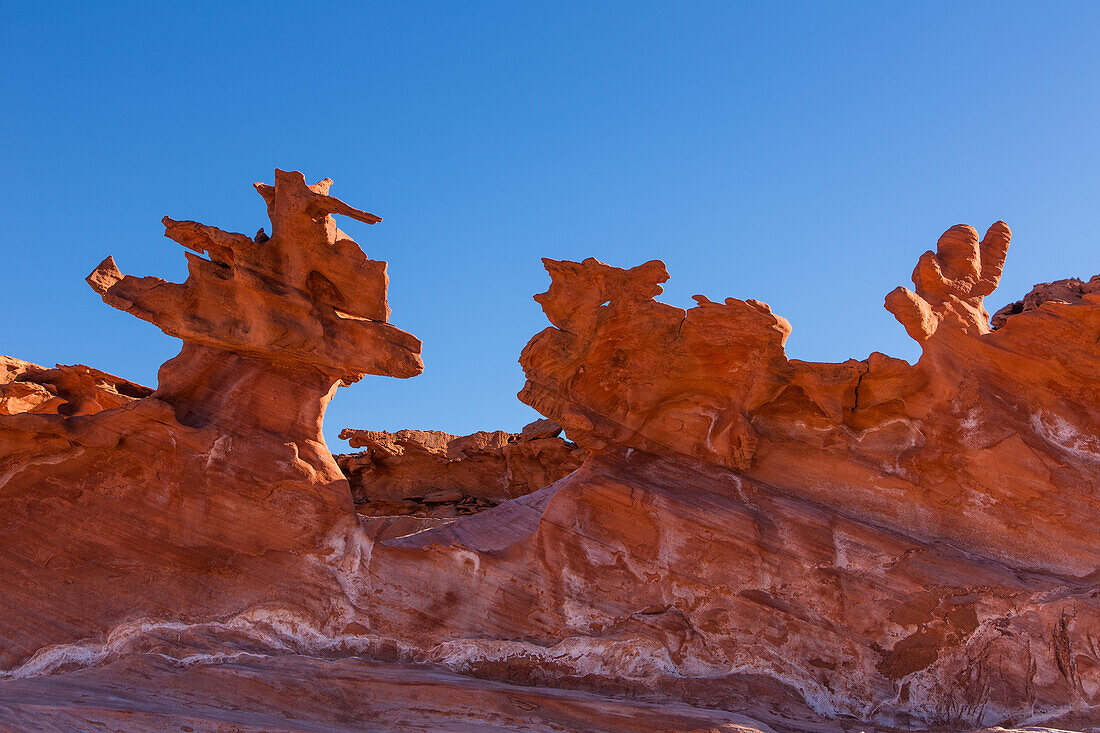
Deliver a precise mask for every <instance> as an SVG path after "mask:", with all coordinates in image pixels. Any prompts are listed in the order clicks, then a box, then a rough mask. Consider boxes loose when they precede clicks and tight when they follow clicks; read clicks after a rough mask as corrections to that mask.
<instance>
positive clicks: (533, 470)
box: [336, 420, 584, 517]
mask: <svg viewBox="0 0 1100 733" xmlns="http://www.w3.org/2000/svg"><path fill="white" fill-rule="evenodd" d="M561 431H562V430H561V427H560V426H558V425H557V424H555V423H553V422H552V421H550V420H538V421H536V422H533V423H531V424H530V425H528V426H527V427H525V428H524V429H523V431H522V432H520V433H506V432H504V431H502V430H496V431H493V432H486V431H480V432H477V433H473V434H472V435H464V436H461V437H459V436H455V435H451V434H450V433H442V432H439V431H435V430H399V431H397V432H395V433H390V432H382V431H373V430H352V429H346V430H343V431H342V432H341V433H340V437H341V438H344V439H346V440H348V441H349V442H350V444H351V447H352V448H366V449H367V450H365V451H362V452H360V453H351V454H345V455H338V456H336V463H337V465H339V466H340V468H341V470H343V472H344V475H345V476H347V477H348V481H349V482H350V483H351V493H352V497H353V498H354V500H355V504H356V509H357V511H358V512H359V513H360V514H361V515H362V514H365V515H414V516H434V517H453V516H463V515H467V514H476V513H477V512H479V511H483V510H484V509H488V508H489V507H493V506H496V505H497V504H500V503H501V502H502V501H507V500H508V499H516V498H519V497H520V496H523V495H524V494H529V493H531V492H532V491H535V490H536V489H541V488H542V487H544V486H548V485H550V484H552V483H554V482H555V481H557V480H558V479H560V478H562V477H563V476H565V475H566V474H568V473H570V472H572V471H573V470H574V469H576V468H577V467H578V466H579V465H580V464H581V460H582V459H583V457H584V455H583V451H581V450H580V449H579V448H578V447H577V446H576V445H574V444H573V443H570V442H568V441H566V440H564V439H562V438H560V437H558V435H559V434H560V433H561Z"/></svg>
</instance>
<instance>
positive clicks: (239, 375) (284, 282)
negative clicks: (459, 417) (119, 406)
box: [88, 170, 424, 442]
mask: <svg viewBox="0 0 1100 733" xmlns="http://www.w3.org/2000/svg"><path fill="white" fill-rule="evenodd" d="M331 185H332V181H331V180H329V179H325V180H323V181H321V182H320V183H317V184H315V185H313V186H308V185H306V182H305V179H304V177H303V176H302V174H301V173H297V172H291V173H287V172H284V171H278V170H277V171H276V172H275V185H274V186H269V185H267V184H263V183H257V184H256V190H257V191H259V193H260V195H261V196H263V198H264V200H265V201H266V202H267V210H268V216H269V218H270V219H271V224H272V234H271V237H270V238H269V237H267V236H266V235H265V234H264V231H263V229H261V230H260V231H259V233H257V235H256V236H255V238H250V237H247V236H245V235H244V234H234V233H229V232H224V231H222V230H221V229H218V228H216V227H212V226H207V225H204V224H199V223H197V222H193V221H174V220H172V219H170V218H168V217H165V218H164V228H165V236H167V237H168V238H170V239H172V240H174V241H176V242H178V243H179V244H181V245H183V246H184V247H186V248H188V249H190V250H192V251H193V252H195V253H198V254H193V253H192V252H186V253H185V256H186V257H187V264H188V272H189V277H188V278H187V280H186V282H184V283H169V282H165V281H164V280H162V279H160V278H157V277H142V278H139V277H133V276H130V275H125V276H124V275H122V274H121V273H120V272H119V270H118V268H117V267H116V265H115V262H114V259H113V258H111V257H108V258H107V259H106V260H104V261H103V262H102V263H100V265H99V266H98V267H97V268H96V269H95V271H93V272H92V274H91V275H89V276H88V283H89V284H90V285H91V286H92V288H94V289H95V290H96V292H98V293H99V294H100V295H101V296H102V298H103V301H104V302H105V303H107V304H108V305H111V306H113V307H115V308H118V309H120V310H124V311H126V312H127V313H130V314H132V315H134V316H137V317H138V318H141V319H143V320H146V321H149V322H150V323H153V324H155V325H156V326H158V327H159V328H160V329H161V330H162V331H164V332H165V333H166V334H168V335H169V336H176V337H178V338H180V339H183V342H184V347H183V350H182V351H181V353H180V355H179V356H178V357H176V358H175V359H173V360H171V361H169V362H168V363H166V364H165V365H164V366H163V367H162V368H161V371H160V374H159V386H158V389H157V394H156V396H157V397H158V398H159V399H163V400H164V401H166V402H169V403H170V404H172V405H173V406H174V407H175V408H176V411H177V415H178V417H179V419H180V420H181V421H182V422H184V423H185V424H188V425H201V424H205V423H206V422H208V421H212V420H216V421H220V422H222V423H224V424H228V425H237V426H244V425H248V426H249V427H252V428H255V429H260V430H263V431H265V432H269V433H272V434H276V435H281V436H284V437H288V438H302V439H306V440H310V441H313V442H317V441H320V440H321V437H320V426H321V418H322V416H323V413H324V407H325V405H326V404H327V403H328V400H329V399H330V398H331V396H332V390H333V389H334V388H335V387H336V385H337V384H338V383H339V382H341V381H342V382H343V383H345V384H350V383H352V382H356V381H358V380H359V379H361V378H362V377H363V376H364V375H367V374H376V375H386V376H394V377H412V376H415V375H417V374H419V373H420V372H421V371H423V369H424V364H423V362H422V361H421V359H420V341H419V340H418V339H416V338H415V337H414V336H412V335H410V334H408V333H406V332H404V331H402V330H400V329H398V328H396V327H394V326H392V325H391V324H389V323H388V320H389V316H390V309H389V306H388V305H387V302H386V289H387V287H388V284H389V279H388V277H387V275H386V263H385V262H379V261H376V260H370V259H367V257H366V255H365V254H363V251H362V250H361V249H360V248H359V245H357V244H356V243H355V242H353V241H352V240H351V239H350V238H349V237H348V236H347V235H346V234H345V233H344V232H342V231H340V229H338V228H337V227H336V223H335V222H334V220H333V218H332V214H342V215H344V216H348V217H351V218H353V219H356V220H358V221H362V222H366V223H368V224H374V223H376V222H378V221H381V219H380V218H379V217H377V216H375V215H373V214H369V213H367V212H365V211H360V210H359V209H355V208H352V207H351V206H348V205H347V204H345V203H344V202H343V201H340V200H339V199H337V198H334V197H332V196H329V195H328V191H329V187H330V186H331ZM200 254H206V255H207V256H208V257H209V259H205V258H202V257H199V256H198V255H200ZM290 395H294V398H292V399H288V396H290ZM318 408H319V409H318Z"/></svg>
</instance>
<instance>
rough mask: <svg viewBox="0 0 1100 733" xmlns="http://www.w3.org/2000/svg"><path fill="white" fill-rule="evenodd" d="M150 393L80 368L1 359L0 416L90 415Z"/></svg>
mask: <svg viewBox="0 0 1100 733" xmlns="http://www.w3.org/2000/svg"><path fill="white" fill-rule="evenodd" d="M152 393H153V390H151V389H149V388H148V387H143V386H141V385H140V384H135V383H133V382H131V381H129V380H128V379H123V378H122V377H116V376H115V375H113V374H108V373H107V372H101V371H99V370H98V369H92V368H91V367H89V366H84V365H83V364H71V365H68V364H58V365H57V366H56V368H54V369H47V368H45V367H41V366H38V365H37V364H32V363H30V362H29V361H21V360H20V359H13V358H12V357H10V356H0V415H14V414H16V413H19V412H34V413H51V414H61V415H91V414H94V413H97V412H99V411H100V410H110V409H113V408H115V407H122V406H123V405H125V404H127V403H129V402H133V401H134V400H137V399H141V398H143V397H148V396H149V395H151V394H152Z"/></svg>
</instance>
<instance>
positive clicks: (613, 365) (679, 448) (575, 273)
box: [520, 259, 791, 469]
mask: <svg viewBox="0 0 1100 733" xmlns="http://www.w3.org/2000/svg"><path fill="white" fill-rule="evenodd" d="M543 263H544V264H545V265H546V269H547V271H548V272H549V273H550V278H551V283H550V289H549V290H548V291H547V292H545V293H543V294H542V295H538V296H535V300H536V301H538V302H539V304H540V305H542V307H543V310H544V311H545V312H546V315H547V318H549V319H550V322H551V323H553V324H554V325H555V326H556V328H549V329H546V330H545V331H543V332H542V333H540V334H538V335H537V336H535V338H533V339H532V340H531V342H530V343H529V344H528V345H527V347H526V348H525V349H524V350H523V354H522V355H521V356H520V363H521V364H522V365H523V368H524V370H525V371H526V373H527V384H526V385H525V386H524V388H523V391H522V392H521V393H520V399H521V400H522V401H523V402H526V403H527V404H529V405H531V406H532V407H534V408H535V409H536V410H539V411H540V412H542V413H543V414H545V415H547V416H548V417H550V418H551V419H553V420H556V421H557V422H558V423H560V424H561V426H562V427H563V428H565V431H566V433H567V434H568V435H569V436H570V437H571V438H572V439H573V440H575V441H576V442H577V443H578V444H579V445H581V446H584V447H585V448H588V449H590V450H599V449H601V448H604V447H607V446H611V445H627V446H631V447H634V448H639V449H641V450H648V451H652V452H656V453H660V452H663V451H667V450H673V451H676V452H679V453H682V454H685V455H689V456H696V457H699V458H702V459H703V460H707V461H712V462H715V463H718V464H721V465H724V466H728V467H730V468H734V469H741V468H745V467H747V466H748V465H749V463H750V461H751V459H752V456H753V453H754V451H755V449H756V434H755V431H754V430H753V428H752V426H751V425H750V424H749V422H748V420H747V416H748V414H749V412H750V411H751V410H752V409H753V408H754V407H756V406H758V405H759V404H760V403H761V402H762V401H763V400H764V399H766V397H767V396H768V395H769V394H770V393H771V392H773V391H774V388H775V386H776V384H777V383H778V372H779V371H780V370H781V369H782V368H783V364H784V362H785V361H786V359H785V358H784V356H783V344H784V342H785V341H786V340H787V336H788V335H790V329H791V327H790V324H789V323H787V321H786V320H784V319H783V318H780V317H778V316H776V315H775V314H773V313H772V312H771V309H770V308H769V307H768V306H767V305H766V304H764V303H761V302H759V301H756V300H737V299H736V298H727V299H726V301H725V303H714V302H711V301H710V300H708V299H707V298H705V297H703V296H701V295H697V296H695V299H696V301H697V302H698V304H699V305H698V306H697V307H695V308H692V309H691V310H688V311H685V310H684V309H682V308H676V307H675V306H671V305H667V304H665V303H659V302H657V301H655V300H654V297H655V296H656V295H658V294H660V293H661V290H662V288H661V285H660V284H661V283H663V282H665V281H666V280H668V271H667V270H666V269H665V266H664V263H662V262H658V261H656V260H654V261H652V262H647V263H645V264H644V265H640V266H638V267H635V268H633V269H630V270H623V269H620V268H617V267H611V266H609V265H605V264H604V263H602V262H598V261H596V260H594V259H587V260H585V261H584V262H582V263H577V262H563V261H558V260H550V259H544V260H543Z"/></svg>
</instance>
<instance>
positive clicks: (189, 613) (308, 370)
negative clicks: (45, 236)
mask: <svg viewBox="0 0 1100 733" xmlns="http://www.w3.org/2000/svg"><path fill="white" fill-rule="evenodd" d="M331 183H332V182H331V181H329V180H327V179H326V180H324V181H321V182H320V183H318V184H315V185H312V186H309V185H306V183H305V179H304V178H303V176H302V174H301V173H287V172H283V171H276V173H275V185H274V186H269V185H266V184H262V183H261V184H256V189H257V190H258V191H259V193H260V194H261V196H263V198H264V200H265V201H266V202H267V210H268V216H269V217H270V219H271V224H272V235H271V237H267V236H266V235H265V234H264V233H263V230H262V229H261V230H260V233H259V234H257V235H256V237H254V238H250V237H247V236H245V235H243V234H233V233H229V232H224V231H222V230H220V229H217V228H215V227H212V226H206V225H203V224H198V223H196V222H190V221H174V220H172V219H169V218H165V219H164V225H165V233H166V235H167V236H168V237H169V238H171V239H173V240H175V241H176V242H178V243H180V244H182V245H183V246H184V247H186V248H188V249H189V250H192V251H191V252H187V253H186V256H187V260H188V271H189V276H188V278H187V280H186V281H185V282H183V283H171V282H166V281H164V280H162V279H160V278H156V277H133V276H129V275H122V274H121V273H120V272H119V270H118V268H117V267H116V266H115V263H114V260H113V259H111V258H110V257H108V258H107V259H106V260H104V261H103V262H102V263H101V264H100V265H99V266H98V267H97V268H96V269H95V271H93V272H92V274H91V275H89V276H88V282H89V284H91V286H92V287H93V288H94V289H95V290H96V292H98V293H99V294H100V295H101V296H102V298H103V300H104V301H105V302H106V303H108V304H109V305H111V306H114V307H115V308H119V309H121V310H124V311H126V312H128V313H131V314H133V315H135V316H137V317H139V318H142V319H144V320H147V321H149V322H151V323H154V324H155V325H157V326H158V327H159V328H160V329H161V330H163V331H164V332H165V333H166V334H168V335H170V336H176V337H178V338H180V339H182V340H183V348H182V350H181V352H180V354H179V355H178V356H177V357H175V358H174V359H171V360H170V361H168V362H167V363H165V364H164V365H163V366H162V367H161V370H160V373H159V378H158V385H157V388H156V390H155V392H153V393H152V394H151V395H150V394H149V390H146V389H145V388H141V387H140V386H138V385H132V384H131V383H128V382H126V380H120V379H118V378H115V377H111V375H106V374H103V373H102V372H94V370H89V369H88V368H87V367H59V368H58V370H52V371H51V370H41V368H38V367H34V365H26V364H25V363H21V362H20V363H16V362H15V361H12V362H11V363H10V364H9V365H8V366H9V367H10V368H8V369H6V371H7V372H9V373H10V379H6V382H5V385H4V386H3V387H2V388H0V390H2V396H10V397H12V399H10V400H8V401H7V402H6V403H4V404H7V405H8V407H10V408H11V409H6V411H8V412H17V414H8V415H0V517H3V520H0V543H3V544H4V546H5V547H8V548H18V550H17V551H13V552H6V553H4V554H3V555H2V556H0V577H3V578H4V579H5V580H6V581H7V582H8V583H10V585H9V588H11V589H14V590H12V591H11V592H4V593H0V618H2V619H4V621H3V622H0V668H3V667H5V666H8V665H10V664H11V663H12V662H13V661H15V660H19V659H22V658H24V656H25V655H26V654H29V653H30V652H33V651H34V650H37V649H40V648H43V647H45V646H46V645H48V644H51V643H54V642H58V641H71V640H73V639H79V638H82V637H87V636H94V635H95V634H98V633H103V632H104V631H106V630H108V629H111V628H113V627H114V626H116V625H117V624H119V623H121V622H123V621H132V620H133V619H135V618H143V617H147V616H148V617H157V618H159V619H162V620H163V619H165V618H168V619H180V618H194V617H196V616H199V617H207V618H209V617H217V616H219V615H221V614H224V613H227V612H230V611H239V610H240V609H242V608H248V607H250V606H252V605H255V604H257V603H261V602H262V603H266V604H279V603H281V604H283V605H284V606H287V605H289V606H292V607H295V608H298V609H302V610H303V611H306V610H310V611H312V612H314V613H315V614H316V615H317V617H319V618H325V617H327V615H328V614H329V613H330V612H331V610H332V607H333V605H332V604H333V603H335V602H336V601H334V600H333V599H334V598H336V597H337V596H338V595H339V594H338V592H337V590H336V588H337V586H336V585H335V582H334V581H333V579H332V576H331V572H328V571H318V570H317V567H316V566H317V563H319V562H320V559H319V558H321V557H322V556H323V555H324V554H326V553H329V552H331V550H330V549H329V548H328V547H327V545H326V542H327V540H326V538H327V537H329V536H330V534H331V533H334V532H335V533H336V534H339V533H340V532H341V531H354V530H355V529H357V526H358V525H357V522H356V519H355V513H354V508H353V505H352V501H351V494H350V491H349V488H348V484H347V481H346V480H345V479H344V476H343V474H341V472H340V470H339V467H338V466H337V465H336V462H335V460H334V459H333V456H332V455H331V453H329V450H328V448H327V447H326V445H325V443H324V439H323V437H322V434H321V421H322V418H323V415H324V410H325V406H326V405H327V404H328V401H329V399H330V398H331V397H332V395H333V393H334V392H335V390H336V388H337V387H338V386H339V385H341V384H348V383H351V382H354V381H356V380H358V379H360V378H362V377H363V376H364V375H367V374H376V375H389V376H396V377H411V376H413V375H416V374H419V373H420V372H421V370H422V368H423V364H422V362H421V359H420V342H419V341H418V340H417V339H416V338H415V337H413V336H411V335H410V334H408V333H406V332H404V331H401V330H400V329H398V328H396V327H394V326H393V325H391V324H389V323H388V319H389V308H388V306H387V303H386V290H387V285H388V282H387V276H386V263H385V262H378V261H374V260H370V259H368V258H367V257H366V255H365V254H364V253H363V252H362V250H361V249H360V248H359V246H358V245H357V244H356V243H355V242H353V241H352V240H351V239H350V238H349V237H348V236H347V235H346V234H345V233H343V232H342V231H340V230H339V229H338V228H337V227H336V224H335V222H334V220H333V216H332V215H333V214H341V215H345V216H349V217H352V218H354V219H357V220H359V221H363V222H366V223H368V224H373V223H375V222H377V221H380V219H379V218H378V217H376V216H374V215H373V214H368V213H366V212H364V211H360V210H358V209H355V208H352V207H351V206H348V205H347V204H345V203H344V202H342V201H340V200H339V199H336V198H333V197H332V196H329V195H328V191H329V186H330V185H331ZM203 254H205V255H206V256H207V258H204V257H202V256H200V255H203ZM82 370H83V371H82ZM74 380H76V381H74ZM80 380H83V381H80ZM13 385H14V386H13ZM9 393H10V395H9ZM49 413H54V414H49ZM59 609H79V612H76V613H69V612H65V613H60V612H59Z"/></svg>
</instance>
